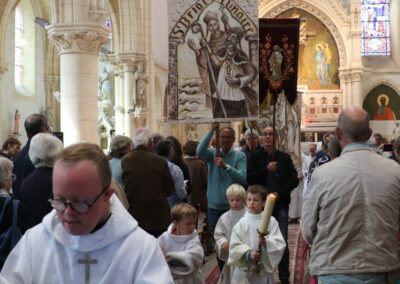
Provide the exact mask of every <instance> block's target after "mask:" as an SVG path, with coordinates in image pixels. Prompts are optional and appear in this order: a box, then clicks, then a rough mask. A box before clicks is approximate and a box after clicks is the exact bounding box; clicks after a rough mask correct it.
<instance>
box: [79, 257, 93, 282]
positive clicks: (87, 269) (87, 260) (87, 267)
mask: <svg viewBox="0 0 400 284" xmlns="http://www.w3.org/2000/svg"><path fill="white" fill-rule="evenodd" d="M78 263H79V264H84V265H85V283H86V284H89V283H90V265H91V264H96V263H97V259H91V258H90V255H89V254H86V256H85V258H83V259H78Z"/></svg>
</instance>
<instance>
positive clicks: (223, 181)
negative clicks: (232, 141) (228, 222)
mask: <svg viewBox="0 0 400 284" xmlns="http://www.w3.org/2000/svg"><path fill="white" fill-rule="evenodd" d="M212 136H213V131H209V132H208V133H207V134H206V135H205V136H204V137H203V138H202V139H201V140H200V143H199V146H198V147H197V155H199V156H200V158H201V159H203V160H204V161H205V162H206V163H207V165H208V187H207V198H208V207H209V208H212V209H217V210H229V203H228V199H227V198H226V190H227V188H228V187H229V186H230V185H231V184H234V183H238V184H241V185H242V186H246V155H245V154H244V153H242V152H240V151H236V150H234V149H231V150H230V151H229V152H228V153H227V154H226V155H225V154H224V153H223V152H222V151H220V157H221V158H222V159H223V160H224V162H225V164H226V165H227V166H228V165H229V167H228V168H227V169H226V170H224V169H222V168H219V167H217V166H216V165H215V164H214V159H215V154H216V149H215V148H209V147H208V145H209V142H210V140H211V138H212Z"/></svg>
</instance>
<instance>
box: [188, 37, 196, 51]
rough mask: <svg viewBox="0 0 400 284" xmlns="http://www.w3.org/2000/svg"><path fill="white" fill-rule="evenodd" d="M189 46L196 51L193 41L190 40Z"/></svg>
mask: <svg viewBox="0 0 400 284" xmlns="http://www.w3.org/2000/svg"><path fill="white" fill-rule="evenodd" d="M188 46H189V47H190V49H191V50H196V45H195V44H194V41H193V39H191V38H190V39H189V40H188Z"/></svg>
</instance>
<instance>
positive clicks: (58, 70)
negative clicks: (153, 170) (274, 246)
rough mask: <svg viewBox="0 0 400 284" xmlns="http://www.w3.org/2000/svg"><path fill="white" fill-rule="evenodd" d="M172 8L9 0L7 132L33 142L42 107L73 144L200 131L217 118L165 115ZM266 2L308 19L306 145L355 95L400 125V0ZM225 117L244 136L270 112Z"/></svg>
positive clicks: (1, 127)
mask: <svg viewBox="0 0 400 284" xmlns="http://www.w3.org/2000/svg"><path fill="white" fill-rule="evenodd" d="M175 1H176V3H177V5H178V6H179V5H180V4H182V3H183V2H185V0H175ZM236 2H238V3H240V2H241V1H240V0H236ZM168 8H169V7H168V1H167V0H81V1H70V0H69V1H68V0H0V119H1V122H2V123H1V124H0V141H5V140H6V139H7V138H8V137H15V138H17V139H18V140H20V141H21V143H22V146H23V145H25V143H26V141H27V140H28V138H27V135H26V132H25V129H24V121H25V119H26V118H27V117H28V116H29V115H31V114H33V113H41V114H44V115H46V116H47V119H48V122H49V124H50V126H51V128H52V131H53V132H54V134H55V135H56V136H59V137H60V138H61V139H62V140H63V143H64V145H65V146H68V145H71V144H74V143H77V142H91V143H95V144H98V145H100V147H101V148H102V149H103V150H104V152H105V153H107V152H108V150H109V148H110V143H111V139H112V137H114V136H115V135H124V136H128V137H131V138H132V137H133V135H134V132H135V130H136V129H138V128H140V127H146V128H149V129H150V130H151V131H152V132H154V133H159V134H161V135H162V136H164V137H167V136H170V135H172V136H175V137H177V138H178V139H179V140H180V141H181V143H182V145H183V144H184V143H185V142H187V141H188V140H196V141H198V140H200V139H201V137H203V136H204V135H205V134H206V133H207V131H209V130H210V125H211V124H210V122H209V123H206V122H205V121H201V123H196V121H190V122H187V121H186V122H185V123H180V122H179V121H170V120H169V119H168V103H167V96H168V92H167V86H168V80H169V64H170V61H169V33H170V26H169V20H168ZM258 13H259V18H298V19H300V42H299V62H298V66H299V67H298V79H297V91H298V93H299V94H300V96H299V98H298V111H299V116H298V117H299V119H298V121H297V125H296V127H297V128H295V129H297V132H296V134H295V135H297V136H296V137H297V138H293V139H294V142H293V143H294V144H296V145H299V147H300V151H303V150H306V149H307V147H308V144H309V143H311V142H317V141H321V140H322V137H323V135H324V134H325V133H327V132H330V131H334V129H335V127H336V125H337V118H338V116H339V113H340V112H341V111H342V110H343V109H344V108H346V107H349V106H357V107H361V108H363V109H364V110H366V111H367V112H368V114H369V117H370V119H371V121H370V125H371V128H372V130H373V133H380V134H381V135H382V136H383V137H384V138H385V139H386V140H387V141H391V140H393V139H396V138H397V137H399V136H400V1H398V0H373V1H366V0H322V1H321V0H259V1H258ZM322 57H323V60H322ZM286 123H287V122H286ZM283 124H285V123H283ZM222 125H225V126H230V127H232V128H233V129H234V130H235V131H236V138H235V146H237V145H239V140H240V139H241V138H242V137H243V136H244V133H245V131H246V129H247V128H249V127H250V125H256V128H258V129H259V130H261V125H262V124H258V122H257V121H255V122H254V121H247V120H238V121H231V122H227V121H225V122H223V123H222ZM288 147H289V148H290V145H289V146H288ZM286 150H287V149H286ZM300 151H298V152H297V153H295V154H297V157H298V158H299V160H298V161H297V163H296V165H299V164H300V161H301V160H300V159H301V158H300V157H301V152H300ZM292 152H296V150H294V149H293V148H292ZM291 228H292V230H295V232H297V231H298V230H299V228H298V225H297V224H296V225H295V227H291ZM293 228H294V229H293ZM295 232H294V231H290V232H289V233H290V234H295ZM291 238H294V237H293V236H292V237H291ZM291 246H292V244H291ZM291 249H293V247H291ZM214 264H215V263H214ZM212 269H213V267H211V268H210V271H211V270H212ZM210 271H208V272H210ZM293 281H294V280H293ZM210 283H211V282H210ZM293 283H296V282H293Z"/></svg>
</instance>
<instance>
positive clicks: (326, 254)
mask: <svg viewBox="0 0 400 284" xmlns="http://www.w3.org/2000/svg"><path fill="white" fill-rule="evenodd" d="M371 132H372V131H371V129H370V128H369V118H368V114H367V113H366V112H365V111H364V110H362V109H360V108H357V107H349V108H346V109H345V110H343V111H342V113H341V114H340V115H339V119H338V126H337V127H336V135H337V138H338V139H339V142H340V145H341V146H342V149H343V151H342V154H341V156H340V157H339V158H337V159H335V160H334V161H332V162H329V163H327V164H325V165H322V166H321V167H318V168H317V169H316V170H315V171H314V173H313V176H312V178H311V182H310V184H309V189H308V191H307V193H306V195H305V197H304V203H303V209H302V220H301V230H302V233H303V237H304V239H305V240H306V241H307V242H308V243H309V244H310V245H311V246H312V247H311V259H310V274H311V275H314V276H318V280H319V281H320V282H319V283H323V284H325V283H372V284H383V283H395V282H394V281H395V280H394V279H395V277H396V275H397V274H398V271H399V269H400V249H399V245H398V242H397V236H398V234H399V221H400V165H398V164H397V163H396V162H394V161H393V160H390V159H388V158H385V157H383V156H381V155H378V154H376V153H375V152H373V151H371V150H370V149H369V147H368V145H367V144H366V141H367V140H368V138H369V137H370V136H371ZM360 280H361V281H368V282H359V281H360Z"/></svg>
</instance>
